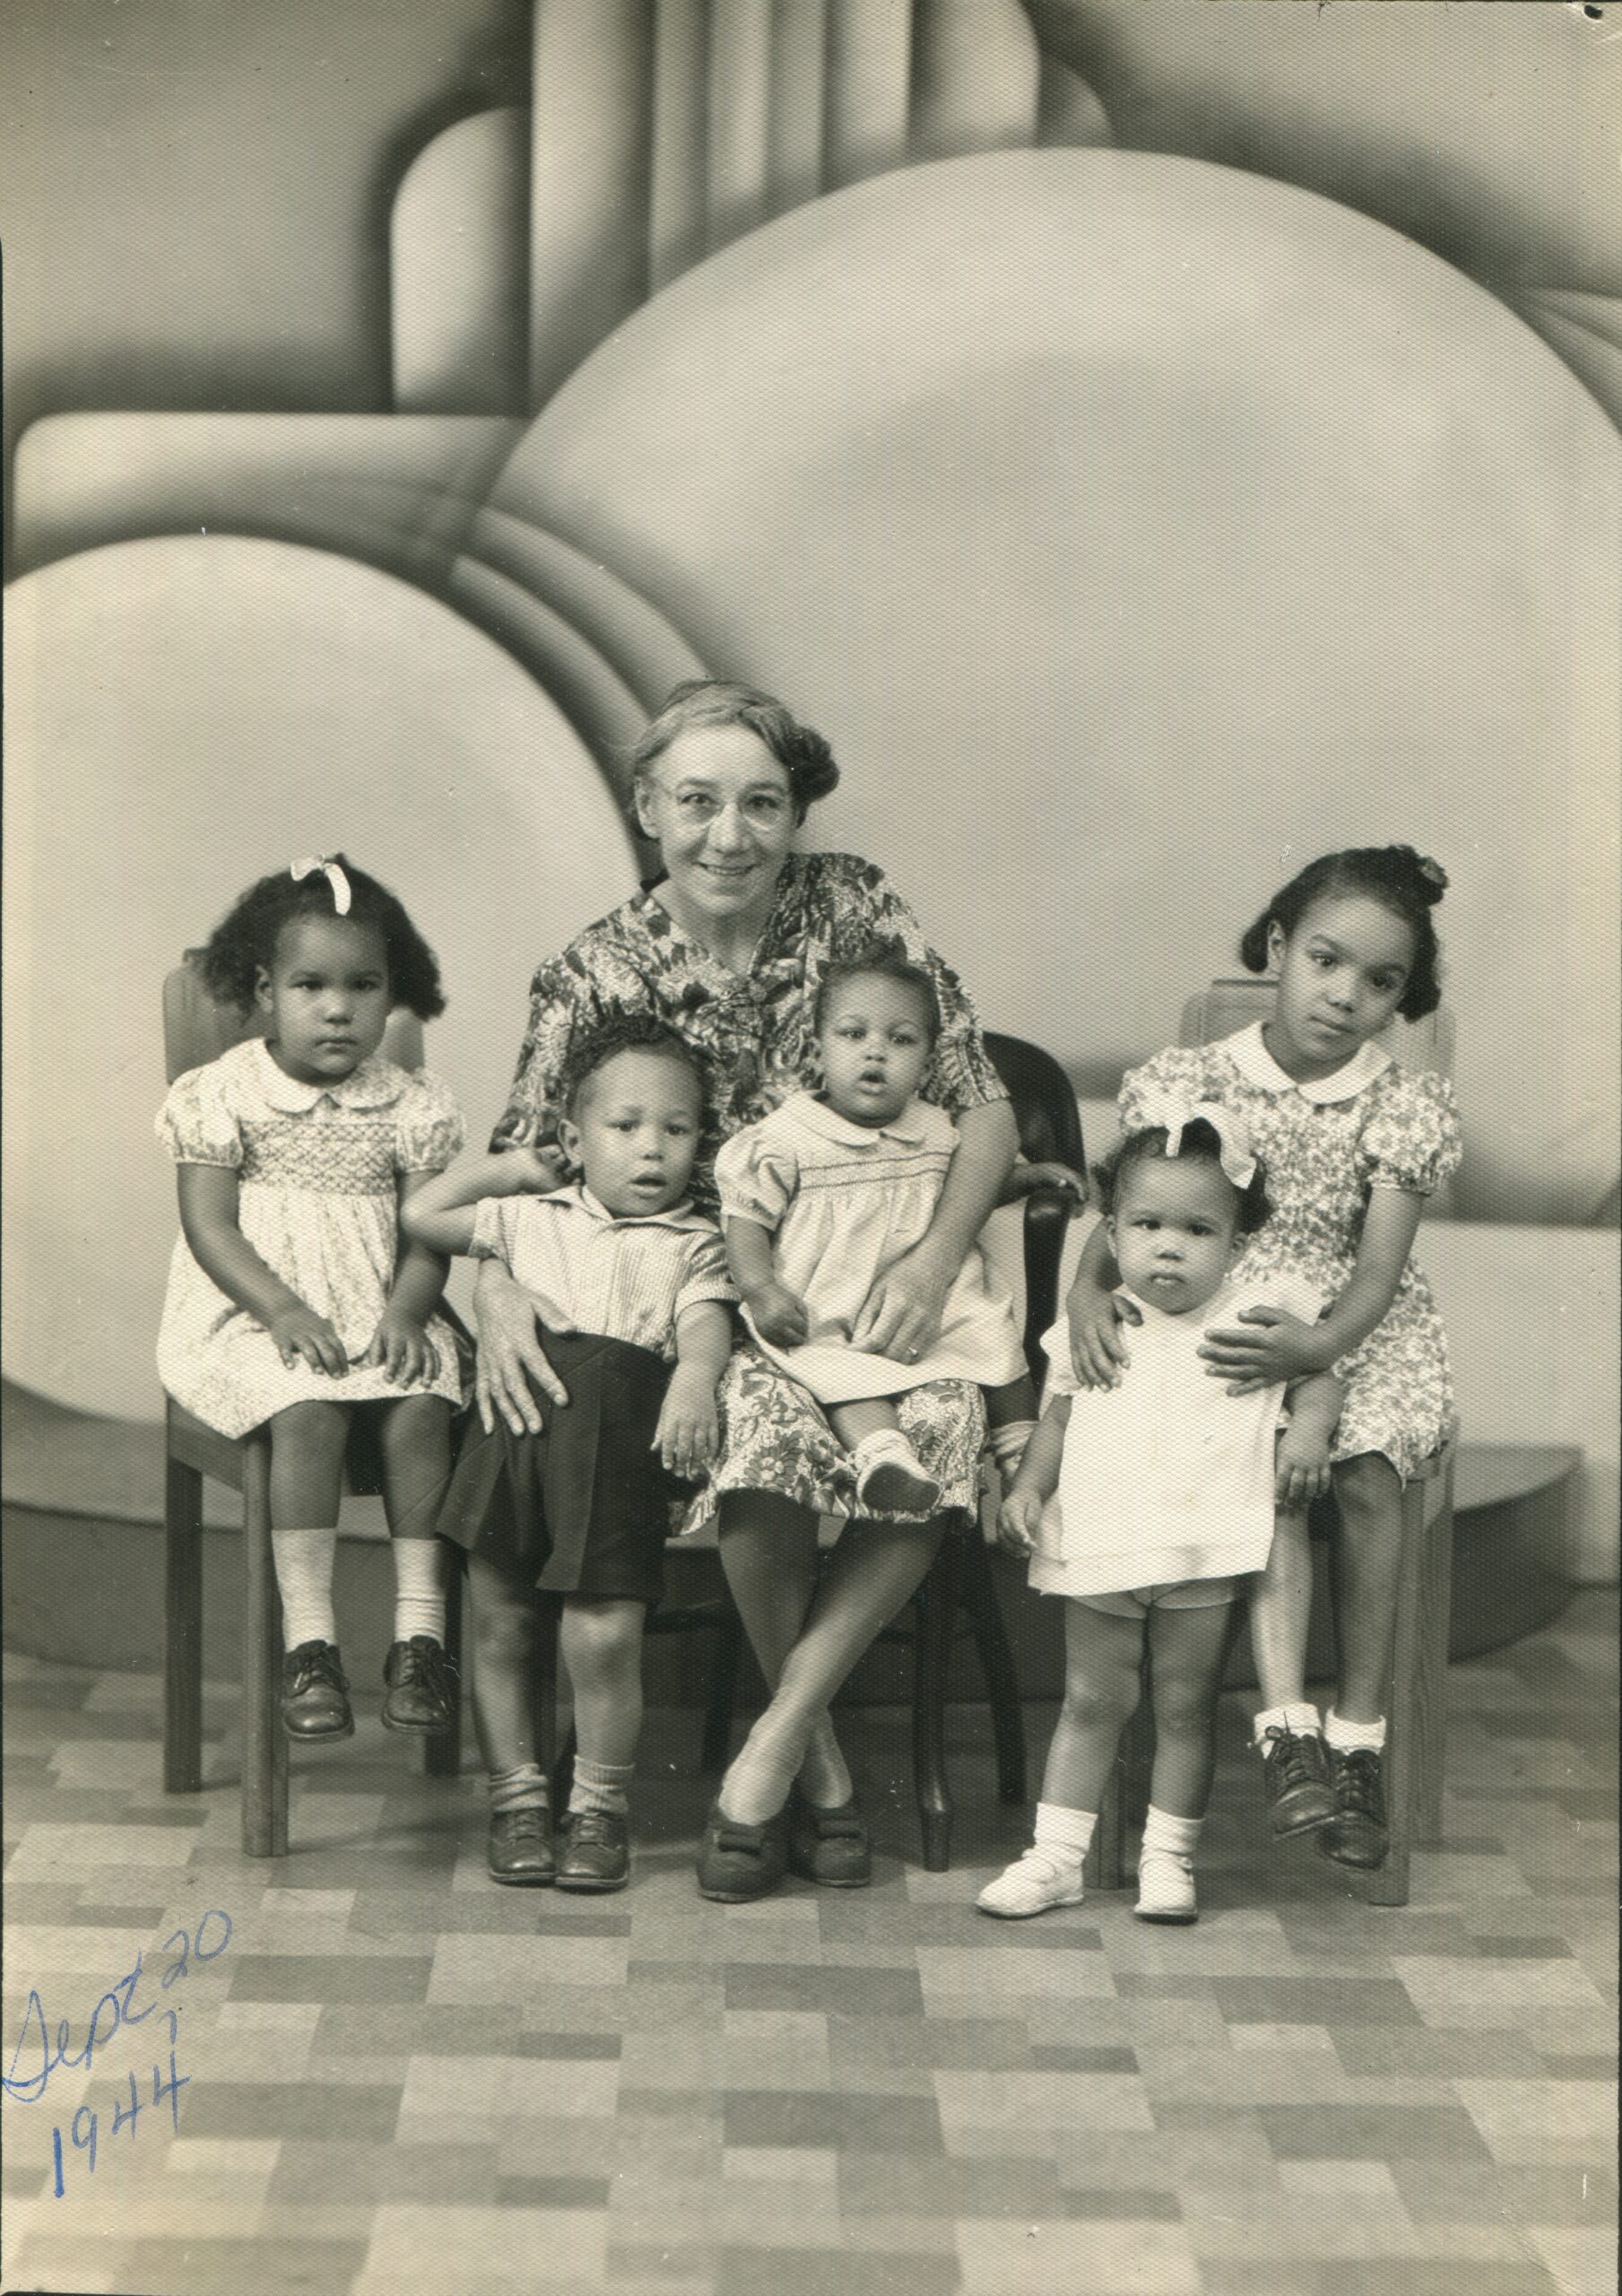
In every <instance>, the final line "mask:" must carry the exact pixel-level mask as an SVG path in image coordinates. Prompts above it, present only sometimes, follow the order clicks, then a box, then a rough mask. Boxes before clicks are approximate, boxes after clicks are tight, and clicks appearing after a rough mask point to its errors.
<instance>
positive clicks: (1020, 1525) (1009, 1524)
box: [997, 1483, 1042, 1554]
mask: <svg viewBox="0 0 1622 2296" xmlns="http://www.w3.org/2000/svg"><path fill="white" fill-rule="evenodd" d="M1041 1532H1042V1500H1041V1499H1040V1497H1039V1496H1038V1494H1037V1492H1034V1491H1032V1490H1030V1489H1029V1488H1028V1487H1026V1488H1021V1486H1020V1485H1019V1483H1015V1485H1014V1487H1013V1489H1012V1490H1011V1491H1010V1492H1009V1493H1008V1495H1007V1496H1006V1498H1005V1499H1004V1500H1003V1501H1002V1505H1001V1506H1000V1507H999V1508H998V1509H997V1544H998V1545H999V1546H1000V1547H1002V1548H1004V1549H1006V1551H1007V1552H1009V1553H1010V1554H1033V1553H1034V1552H1036V1546H1037V1539H1038V1538H1039V1537H1040V1535H1041Z"/></svg>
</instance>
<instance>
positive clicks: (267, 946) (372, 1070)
mask: <svg viewBox="0 0 1622 2296" xmlns="http://www.w3.org/2000/svg"><path fill="white" fill-rule="evenodd" d="M201 970H202V973H203V977H204V980H205V982H206V983H207V985H208V987H209V988H210V989H211V990H212V992H213V995H214V996H216V997H217V998H218V999H219V1000H220V1001H221V1003H222V1004H228V1005H235V1006H237V1007H238V1009H239V1010H241V1011H247V1010H249V1009H250V1008H252V1007H254V1006H257V1008H258V1010H259V1012H260V1013H261V1014H262V1015H263V1016H264V1020H265V1034H264V1036H263V1037H257V1036H256V1037H250V1038H248V1039H247V1040H246V1041H245V1042H244V1043H241V1044H239V1045H235V1046H233V1047H232V1048H231V1049H230V1051H229V1052H227V1053H223V1054H221V1057H220V1058H219V1059H218V1060H214V1061H211V1062H209V1063H208V1065H206V1066H205V1067H203V1068H195V1069H193V1070H191V1071H190V1072H189V1073H188V1074H186V1075H184V1076H182V1077H180V1078H179V1079H178V1081H177V1082H176V1083H175V1085H174V1086H173V1088H172V1090H171V1091H170V1092H169V1098H168V1100H166V1101H165V1103H164V1106H163V1109H162V1112H161V1114H160V1117H159V1118H158V1133H159V1137H160V1139H161V1140H162V1141H163V1142H164V1144H165V1145H166V1146H167V1147H168V1149H169V1153H170V1155H171V1156H172V1157H173V1158H174V1160H175V1162H176V1164H177V1166H178V1186H179V1193H180V1227H181V1235H180V1240H179V1241H178V1243H177V1245H176V1247H175V1254H174V1259H173V1262H172V1264H171V1265H170V1269H169V1291H168V1295H167V1297H166V1299H165V1301H164V1307H163V1321H162V1326H161V1329H160V1334H159V1339H158V1372H159V1377H160V1378H161V1379H162V1382H163V1385H164V1387H165V1388H166V1389H167V1390H168V1392H169V1394H170V1395H171V1396H174V1398H175V1400H176V1401H177V1402H178V1403H179V1404H182V1405H184V1406H185V1407H186V1410H187V1411H189V1412H192V1413H195V1416H196V1417H197V1418H198V1419H200V1420H202V1421H203V1422H204V1424H205V1425H206V1426H209V1427H212V1428H213V1429H215V1430H216V1431H217V1432H219V1433H220V1434H221V1435H230V1436H239V1435H246V1434H248V1433H250V1432H251V1431H252V1430H253V1429H255V1428H256V1427H263V1426H265V1424H266V1423H267V1422H268V1424H269V1427H270V1437H271V1463H270V1512H271V1550H272V1554H273V1559H274V1564H275V1571H276V1583H277V1586H278V1587H279V1589H280V1591H281V1596H282V1633H283V1639H284V1641H285V1643H286V1645H287V1656H286V1657H285V1658H284V1660H283V1662H282V1722H283V1724H284V1725H285V1726H286V1729H287V1731H288V1734H289V1735H290V1736H291V1737H294V1738H297V1739H299V1740H305V1739H311V1740H314V1739H323V1738H347V1737H348V1736H349V1735H351V1732H352V1731H353V1729H354V1717H353V1714H352V1713H351V1708H350V1703H349V1684H348V1682H347V1681H346V1679H345V1677H344V1674H343V1662H342V1660H341V1658H340V1657H339V1653H338V1647H337V1644H338V1638H337V1626H336V1622H335V1620H334V1613H333V1565H334V1559H335V1554H336V1548H337V1537H338V1531H337V1525H338V1506H339V1499H340V1495H341V1492H342V1487H343V1462H344V1456H345V1452H346V1449H347V1447H348V1440H349V1431H350V1420H351V1413H354V1412H356V1411H360V1412H363V1413H366V1414H367V1415H368V1416H369V1418H370V1419H371V1420H373V1421H374V1422H375V1428H374V1432H375V1435H376V1440H377V1457H378V1465H379V1468H380V1473H381V1481H382V1486H383V1503H384V1508H385V1510H386V1514H387V1518H388V1526H389V1532H390V1535H391V1541H392V1546H393V1552H394V1558H395V1578H396V1586H397V1593H396V1598H395V1639H394V1643H393V1645H392V1647H391V1648H390V1650H389V1653H388V1658H387V1662H386V1667H385V1674H384V1679H385V1683H386V1697H385V1700H384V1703H383V1721H384V1723H385V1725H386V1727H388V1728H389V1729H392V1730H405V1731H416V1732H422V1733H429V1734H434V1733H438V1732H442V1731H445V1730H447V1729H448V1728H449V1727H450V1726H451V1721H452V1718H453V1700H454V1699H455V1695H456V1689H455V1671H454V1669H453V1668H452V1666H451V1665H450V1662H449V1660H448V1659H447V1657H446V1655H445V1648H444V1641H445V1584H446V1582H445V1554H446V1551H445V1549H444V1548H443V1547H442V1546H441V1544H440V1542H439V1541H438V1538H437V1537H436V1536H435V1535H434V1522H435V1518H436V1516H437V1515H438V1510H439V1504H440V1501H441V1500H442V1499H443V1497H444V1494H445V1487H446V1484H447V1481H448V1479H449V1474H450V1419H451V1413H452V1411H453V1409H454V1408H455V1405H457V1404H458V1403H459V1402H460V1401H461V1398H462V1369H461V1364H460V1361H459V1357H458V1352H457V1341H456V1335H455V1333H454V1332H453V1330H452V1329H451V1327H450V1326H449V1325H448V1324H447V1322H446V1321H445V1320H444V1318H442V1317H439V1316H437V1315H436V1314H435V1313H434V1309H436V1308H437V1307H438V1303H439V1299H440V1295H441V1293H442V1292H443V1291H444V1288H445V1275H446V1263H445V1261H444V1260H443V1259H442V1258H441V1257H439V1256H438V1254H437V1253H434V1252H431V1251H429V1250H426V1249H424V1248H422V1247H421V1245H417V1244H410V1243H407V1244H404V1245H402V1243H401V1240H400V1234H399V1222H398V1208H399V1205H400V1204H401V1203H402V1202H403V1200H404V1199H405V1198H406V1197H407V1196H410V1195H411V1194H412V1191H413V1190H414V1189H415V1188H417V1187H420V1186H421V1183H422V1182H423V1181H424V1180H425V1179H427V1178H429V1176H430V1175H431V1174H432V1173H435V1172H438V1171H440V1170H443V1168H444V1167H445V1166H446V1165H447V1164H448V1163H449V1162H450V1161H451V1160H452V1158H453V1157H454V1156H455V1154H456V1152H457V1151H458V1150H459V1149H460V1148H461V1145H462V1140H463V1126H462V1118H461V1117H460V1115H459V1113H458V1112H457V1109H456V1106H455V1102H454V1100H452V1099H451V1096H450V1093H449V1092H448V1091H447V1089H446V1087H445V1086H444V1084H442V1083H440V1082H439V1080H438V1078H437V1077H435V1076H431V1075H429V1073H428V1071H427V1070H426V1069H424V1070H421V1071H420V1072H419V1073H418V1074H416V1075H408V1074H407V1073H406V1072H405V1070H404V1069H403V1068H398V1067H396V1066H395V1064H394V1063H393V1062H392V1061H390V1060H386V1059H384V1058H383V1057H381V1055H380V1053H379V1051H378V1048H379V1046H380V1045H381V1044H382V1041H383V1032H384V1030H385V1028H386V1025H387V1022H388V1015H389V1011H390V1008H391V1006H393V1005H405V1006H406V1007H408V1008H409V1009H410V1010H411V1011H412V1012H413V1013H416V1014H417V1016H418V1018H419V1019H420V1020H429V1019H431V1018H432V1016H433V1015H434V1014H435V1013H440V1012H443V1010H444V1009H445V998H444V996H443V994H442V993H441V990H440V987H439V971H438V965H437V964H436V962H435V961H434V954H433V952H432V950H431V949H429V946H428V944H427V943H426V942H425V941H424V940H423V939H422V936H421V934H420V933H419V932H418V931H417V929H416V927H415V926H414V925H413V924H412V921H411V919H410V918H409V917H408V916H407V915H406V913H405V911H404V909H403V908H402V907H401V905H400V903H399V901H398V900H395V896H394V894H393V893H391V892H389V891H386V889H385V887H383V886H382V885H380V884H379V883H377V880H376V878H374V877H369V876H368V875H367V874H366V873H365V871H364V870H361V869H357V868H354V867H353V866H351V864H350V863H349V862H347V861H346V860H344V859H343V856H342V855H339V856H336V857H334V858H332V859H330V860H328V859H324V858H317V859H313V860H309V861H301V862H295V863H294V864H293V865H292V867H291V869H283V870H281V871H278V872H277V873H276V874H274V875H273V876H269V877H262V878H261V879H260V880H259V882H258V883H256V884H255V885H253V886H252V887H250V888H249V890H248V891H247V892H246V893H245V894H244V895H243V896H242V899H241V900H239V902H238V903H237V905H236V907H235V908H234V909H232V910H231V911H230V915H229V916H228V917H226V918H224V920H223V921H222V922H221V924H220V925H219V926H217V927H216V928H215V930H214V933H213V936H212V938H211V939H210V941H209V943H208V945H207V947H206V948H205V949H204V952H203V954H202V960H201Z"/></svg>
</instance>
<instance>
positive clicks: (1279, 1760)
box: [1262, 1722, 1335, 1837]
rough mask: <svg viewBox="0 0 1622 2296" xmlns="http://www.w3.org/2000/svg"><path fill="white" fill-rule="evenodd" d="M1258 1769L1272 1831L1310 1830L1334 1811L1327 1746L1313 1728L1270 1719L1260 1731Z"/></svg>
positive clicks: (1278, 1832) (1322, 1822)
mask: <svg viewBox="0 0 1622 2296" xmlns="http://www.w3.org/2000/svg"><path fill="white" fill-rule="evenodd" d="M1262 1776H1263V1777H1264V1778H1265V1779H1266V1780H1267V1810H1268V1817H1269V1820H1270V1821H1271V1825H1272V1830H1273V1832H1274V1833H1275V1835H1278V1836H1281V1837H1282V1836H1288V1835H1290V1834H1297V1833H1310V1832H1311V1831H1313V1829H1314V1826H1326V1825H1327V1824H1328V1823H1329V1822H1330V1820H1331V1818H1332V1817H1333V1816H1334V1814H1335V1796H1334V1789H1333V1787H1331V1785H1330V1782H1329V1764H1328V1760H1327V1750H1326V1748H1325V1746H1324V1744H1323V1739H1322V1738H1321V1737H1320V1736H1319V1735H1318V1733H1317V1732H1316V1731H1315V1730H1302V1731H1296V1730H1286V1729H1284V1728H1282V1727H1281V1726H1279V1724H1278V1723H1276V1722H1274V1723H1271V1724H1270V1725H1269V1726H1268V1727H1267V1728H1266V1729H1265V1730H1264V1731H1263V1732H1262Z"/></svg>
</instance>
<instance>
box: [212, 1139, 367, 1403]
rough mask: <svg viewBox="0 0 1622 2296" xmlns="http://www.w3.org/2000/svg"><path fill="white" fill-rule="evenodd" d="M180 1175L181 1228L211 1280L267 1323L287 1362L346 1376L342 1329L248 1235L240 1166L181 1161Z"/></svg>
mask: <svg viewBox="0 0 1622 2296" xmlns="http://www.w3.org/2000/svg"><path fill="white" fill-rule="evenodd" d="M176 1179H177V1183H178V1188H179V1194H180V1231H181V1233H182V1234H183V1235H184V1236H185V1238H186V1244H187V1246H188V1248H190V1251H191V1255H192V1257H193V1258H194V1259H195V1261H196V1263H197V1265H198V1266H199V1267H200V1268H201V1269H202V1270H203V1273H204V1275H206V1276H207V1277H208V1279H209V1281H210V1282H211V1283H215V1284H217V1285H218V1286H219V1288H220V1290H221V1291H223V1292H224V1294H225V1296H226V1298H227V1299H228V1300H230V1301H231V1303H232V1305H233V1306H235V1307H239V1308H240V1309H242V1310H243V1312H244V1313H245V1314H246V1315H250V1316H252V1318H254V1321H255V1322H256V1323H259V1324H263V1325H264V1326H265V1330H266V1331H267V1332H269V1334H270V1335H271V1337H272V1339H273V1341H274V1342H275V1344H276V1350H277V1352H278V1353H279V1354H280V1356H281V1358H282V1361H283V1362H284V1363H288V1364H291V1363H293V1362H295V1361H304V1362H305V1363H307V1364H308V1366H309V1368H310V1370H312V1371H327V1372H330V1373H331V1374H332V1376H333V1377H334V1378H342V1376H343V1373H344V1372H345V1371H347V1370H348V1369H349V1358H348V1356H347V1355H346V1354H345V1353H344V1351H343V1343H342V1341H341V1340H340V1339H339V1337H338V1335H337V1333H336V1332H335V1331H334V1329H333V1327H332V1326H331V1324H330V1323H328V1322H327V1320H326V1318H325V1316H318V1315H317V1313H316V1311H315V1309H313V1308H311V1307H309V1306H308V1305H307V1304H306V1303H305V1301H304V1300H301V1299H300V1298H299V1295H298V1293H297V1292H296V1291H291V1290H290V1289H289V1288H288V1286H287V1285H286V1284H285V1283H283V1282H282V1278H281V1277H280V1276H279V1275H277V1274H274V1273H273V1270H271V1269H270V1268H268V1267H267V1266H266V1265H265V1262H264V1261H263V1260H262V1259H261V1258H260V1257H259V1255H258V1253H257V1252H256V1250H255V1249H254V1248H253V1246H252V1245H251V1244H250V1243H249V1242H248V1240H247V1237H246V1236H245V1235H244V1234H243V1232H242V1229H241V1225H240V1223H239V1218H238V1210H237V1207H238V1201H239V1185H238V1179H237V1173H236V1169H235V1167H234V1166H232V1165H227V1164H180V1165H178V1166H177V1167H176Z"/></svg>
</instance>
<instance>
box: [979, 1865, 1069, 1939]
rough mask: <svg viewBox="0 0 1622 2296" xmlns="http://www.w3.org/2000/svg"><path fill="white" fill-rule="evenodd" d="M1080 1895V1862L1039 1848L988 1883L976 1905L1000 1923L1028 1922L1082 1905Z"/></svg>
mask: <svg viewBox="0 0 1622 2296" xmlns="http://www.w3.org/2000/svg"><path fill="white" fill-rule="evenodd" d="M1081 1895H1082V1892H1081V1860H1080V1858H1079V1857H1065V1855H1064V1853H1063V1850H1056V1849H1050V1848H1044V1847H1037V1848H1032V1849H1028V1850H1027V1851H1026V1853H1025V1855H1024V1857H1018V1858H1016V1859H1015V1860H1014V1863H1013V1864H1012V1865H1010V1867H1009V1869H1008V1871H1007V1872H1006V1873H1005V1874H999V1875H998V1877H997V1879H996V1880H995V1881H994V1882H988V1883H986V1885H985V1887H984V1889H983V1890H982V1891H981V1892H980V1894H979V1896H978V1897H977V1898H976V1900H975V1903H976V1905H977V1906H978V1907H979V1909H980V1910H981V1912H982V1913H994V1914H995V1915H996V1916H997V1917H998V1918H999V1920H1002V1921H1028V1920H1029V1918H1030V1917H1031V1915H1032V1914H1033V1913H1047V1912H1049V1911H1050V1910H1051V1909H1052V1908H1053V1907H1054V1906H1059V1905H1080V1902H1081Z"/></svg>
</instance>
